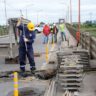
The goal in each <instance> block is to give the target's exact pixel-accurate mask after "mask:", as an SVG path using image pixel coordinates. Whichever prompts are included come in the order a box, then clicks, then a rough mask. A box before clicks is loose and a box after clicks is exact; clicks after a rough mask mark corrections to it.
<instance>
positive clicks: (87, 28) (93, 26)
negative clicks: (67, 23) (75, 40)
mask: <svg viewBox="0 0 96 96" xmlns="http://www.w3.org/2000/svg"><path fill="white" fill-rule="evenodd" d="M73 27H75V28H76V29H77V28H78V25H77V24H73ZM80 30H81V32H89V33H90V35H92V36H95V37H96V21H93V22H92V21H86V22H84V23H83V24H81V28H80Z"/></svg>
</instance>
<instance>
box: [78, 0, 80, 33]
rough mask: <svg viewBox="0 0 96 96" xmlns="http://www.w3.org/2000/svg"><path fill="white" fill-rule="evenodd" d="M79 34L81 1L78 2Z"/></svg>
mask: <svg viewBox="0 0 96 96" xmlns="http://www.w3.org/2000/svg"><path fill="white" fill-rule="evenodd" d="M78 32H80V0H79V1H78Z"/></svg>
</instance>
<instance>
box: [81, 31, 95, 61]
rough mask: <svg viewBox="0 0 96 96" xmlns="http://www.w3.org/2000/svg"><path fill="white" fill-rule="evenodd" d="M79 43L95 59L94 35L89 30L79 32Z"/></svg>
mask: <svg viewBox="0 0 96 96" xmlns="http://www.w3.org/2000/svg"><path fill="white" fill-rule="evenodd" d="M80 40H81V41H80V44H81V45H82V48H84V49H87V50H89V53H90V56H91V58H94V59H96V37H93V36H91V35H90V34H89V32H84V33H81V39H80Z"/></svg>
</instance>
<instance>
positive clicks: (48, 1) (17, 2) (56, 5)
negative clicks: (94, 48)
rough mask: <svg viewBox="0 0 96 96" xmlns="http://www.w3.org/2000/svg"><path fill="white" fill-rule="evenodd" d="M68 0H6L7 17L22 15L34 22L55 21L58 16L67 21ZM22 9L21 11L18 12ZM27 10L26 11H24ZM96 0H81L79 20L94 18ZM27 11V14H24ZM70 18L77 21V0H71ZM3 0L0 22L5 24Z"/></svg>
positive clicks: (0, 8)
mask: <svg viewBox="0 0 96 96" xmlns="http://www.w3.org/2000/svg"><path fill="white" fill-rule="evenodd" d="M69 1H70V0H6V9H7V18H13V17H20V16H21V14H23V15H24V17H25V18H26V17H27V18H28V19H30V20H31V21H33V22H34V23H38V22H40V21H44V22H57V21H58V19H59V18H66V17H67V21H69V17H70V15H69V9H70V8H69V5H70V3H69ZM20 10H22V13H21V12H20ZM26 10H27V11H26ZM95 10H96V0H81V22H84V21H86V20H90V19H91V20H95V19H96V12H95ZM26 13H27V15H26ZM72 20H73V22H77V21H78V0H72ZM5 22H6V18H5V7H4V0H0V24H5Z"/></svg>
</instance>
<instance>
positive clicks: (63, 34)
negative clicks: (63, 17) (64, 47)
mask: <svg viewBox="0 0 96 96" xmlns="http://www.w3.org/2000/svg"><path fill="white" fill-rule="evenodd" d="M59 31H60V32H61V38H62V41H64V39H65V41H66V34H65V24H64V22H61V23H60V25H59Z"/></svg>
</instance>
